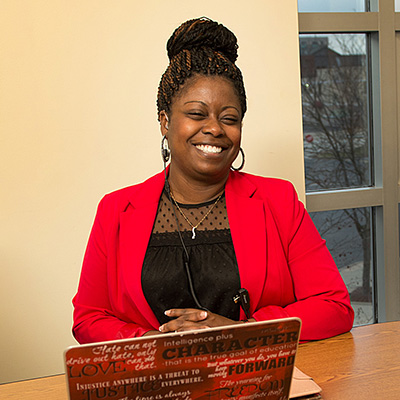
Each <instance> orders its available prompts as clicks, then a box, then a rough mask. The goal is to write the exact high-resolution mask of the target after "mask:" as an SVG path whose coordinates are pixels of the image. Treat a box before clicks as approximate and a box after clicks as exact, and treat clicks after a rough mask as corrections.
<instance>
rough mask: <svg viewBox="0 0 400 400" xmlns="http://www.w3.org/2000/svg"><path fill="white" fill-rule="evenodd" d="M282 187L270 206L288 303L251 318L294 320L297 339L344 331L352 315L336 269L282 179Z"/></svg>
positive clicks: (314, 337)
mask: <svg viewBox="0 0 400 400" xmlns="http://www.w3.org/2000/svg"><path fill="white" fill-rule="evenodd" d="M281 182H282V181H281ZM282 185H283V186H284V187H283V196H282V198H280V199H279V200H280V201H279V202H276V201H274V204H273V205H271V207H272V211H273V214H274V216H275V220H276V225H277V227H278V230H279V236H280V240H281V243H282V246H283V251H284V253H285V257H286V260H287V266H288V270H289V274H290V277H291V281H286V282H285V285H286V287H284V288H283V290H285V291H289V292H290V291H292V292H293V294H294V301H293V302H291V303H289V304H287V305H283V306H278V305H270V306H265V307H261V308H259V309H258V310H256V312H255V313H254V318H255V319H256V320H265V319H273V318H283V317H299V318H300V319H301V320H302V331H301V336H300V338H301V340H319V339H323V338H327V337H331V336H335V335H338V334H341V333H344V332H348V331H349V330H350V329H351V328H352V325H353V320H354V311H353V309H352V307H351V304H350V297H349V294H348V291H347V288H346V286H345V284H344V282H343V279H342V277H341V275H340V273H339V270H338V268H337V266H336V264H335V262H334V260H333V258H332V256H331V254H330V253H329V250H328V248H327V247H326V243H325V240H323V239H322V238H321V236H320V234H319V232H318V231H317V229H316V227H315V225H314V223H313V222H312V220H311V217H310V216H309V214H308V213H307V211H306V210H305V208H304V206H303V204H302V203H301V202H300V201H299V200H298V198H297V193H296V192H295V189H294V188H293V186H292V184H290V183H289V182H285V181H283V184H282ZM275 193H276V192H275Z"/></svg>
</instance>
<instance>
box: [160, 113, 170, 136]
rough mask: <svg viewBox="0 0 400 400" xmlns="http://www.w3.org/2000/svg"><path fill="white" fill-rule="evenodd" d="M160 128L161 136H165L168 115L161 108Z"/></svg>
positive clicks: (167, 127) (167, 126)
mask: <svg viewBox="0 0 400 400" xmlns="http://www.w3.org/2000/svg"><path fill="white" fill-rule="evenodd" d="M159 120H160V130H161V134H162V135H163V136H165V135H166V134H167V132H168V129H169V119H168V115H167V113H166V112H165V111H164V110H163V111H160V118H159Z"/></svg>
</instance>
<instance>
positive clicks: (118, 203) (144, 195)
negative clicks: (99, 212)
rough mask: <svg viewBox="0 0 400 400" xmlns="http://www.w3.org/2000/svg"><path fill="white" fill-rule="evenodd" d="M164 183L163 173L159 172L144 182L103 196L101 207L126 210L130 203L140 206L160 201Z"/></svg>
mask: <svg viewBox="0 0 400 400" xmlns="http://www.w3.org/2000/svg"><path fill="white" fill-rule="evenodd" d="M163 185H164V176H163V173H158V174H156V175H153V176H152V177H150V178H148V179H146V180H145V181H143V182H140V183H136V184H134V185H130V186H126V187H124V188H121V189H118V190H115V191H113V192H110V193H108V194H106V195H105V196H103V198H102V199H101V201H100V204H99V208H106V209H115V210H119V211H120V212H121V211H124V210H125V209H126V208H127V207H128V206H129V205H132V206H134V207H140V206H142V205H146V204H149V203H151V202H153V201H155V202H158V199H159V197H160V194H161V191H162V188H163Z"/></svg>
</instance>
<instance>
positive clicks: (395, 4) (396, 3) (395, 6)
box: [394, 0, 400, 11]
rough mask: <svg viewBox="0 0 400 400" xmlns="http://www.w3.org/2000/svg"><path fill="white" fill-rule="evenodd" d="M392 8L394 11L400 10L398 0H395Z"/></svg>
mask: <svg viewBox="0 0 400 400" xmlns="http://www.w3.org/2000/svg"><path fill="white" fill-rule="evenodd" d="M394 10H395V11H400V0H395V3H394Z"/></svg>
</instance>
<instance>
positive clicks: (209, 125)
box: [202, 118, 225, 136]
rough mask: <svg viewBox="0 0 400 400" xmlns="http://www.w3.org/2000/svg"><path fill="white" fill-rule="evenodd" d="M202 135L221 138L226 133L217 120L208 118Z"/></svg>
mask: <svg viewBox="0 0 400 400" xmlns="http://www.w3.org/2000/svg"><path fill="white" fill-rule="evenodd" d="M202 133H204V134H211V135H213V136H220V135H223V134H224V133H225V131H224V129H223V127H222V124H221V123H220V121H218V119H217V118H208V119H207V121H206V123H205V124H204V126H203V129H202Z"/></svg>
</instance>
